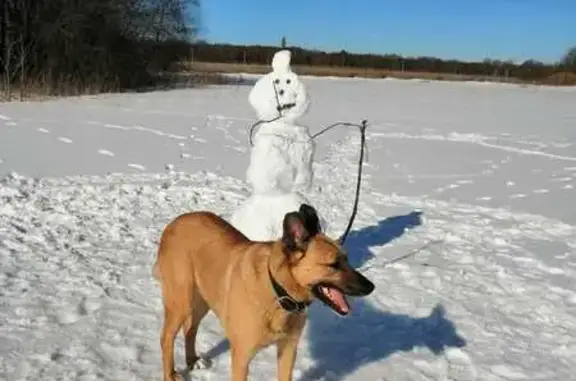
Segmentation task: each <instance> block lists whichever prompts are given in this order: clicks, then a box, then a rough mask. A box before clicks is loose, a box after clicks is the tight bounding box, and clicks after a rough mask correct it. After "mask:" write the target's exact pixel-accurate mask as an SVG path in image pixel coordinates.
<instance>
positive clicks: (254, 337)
mask: <svg viewBox="0 0 576 381" xmlns="http://www.w3.org/2000/svg"><path fill="white" fill-rule="evenodd" d="M283 224H284V225H283V236H282V238H281V239H279V240H277V241H272V242H254V241H250V240H249V239H248V238H246V237H245V236H244V235H243V234H242V233H240V232H239V231H238V230H236V229H235V228H234V227H233V226H232V225H230V224H229V223H228V222H226V221H225V220H223V219H222V218H220V217H218V216H217V215H215V214H213V213H210V212H202V211H201V212H193V213H187V214H183V215H181V216H179V217H177V218H176V219H175V220H174V221H172V222H171V223H170V224H168V226H166V228H165V229H164V232H163V234H162V238H161V241H160V247H159V250H158V257H157V260H156V263H155V265H154V270H153V273H154V276H155V277H156V278H157V279H158V280H159V281H160V283H161V286H162V294H163V301H164V327H163V330H162V335H161V347H162V361H163V371H164V381H173V380H175V379H178V376H177V373H176V371H175V370H174V340H175V337H176V334H177V332H178V330H179V329H180V328H182V329H183V333H184V337H185V352H186V364H187V366H188V368H189V369H193V368H194V367H195V364H196V363H197V362H198V361H199V360H202V359H200V358H199V357H198V356H197V354H196V350H195V340H196V332H197V330H198V325H199V324H200V321H201V320H202V318H203V317H204V316H205V315H206V313H207V312H208V311H209V310H212V311H213V312H214V314H215V315H216V316H217V317H218V319H219V320H220V323H221V324H222V326H223V328H224V331H225V333H226V336H227V338H228V340H229V342H230V350H231V361H232V380H234V381H245V380H246V379H247V376H248V366H249V363H250V361H251V359H252V358H253V356H254V355H255V354H256V353H257V352H258V351H259V350H260V349H262V348H264V347H266V346H268V345H270V344H276V345H277V350H278V379H279V380H280V381H290V380H291V379H292V369H293V367H294V361H295V358H296V350H297V345H298V341H299V339H300V335H301V333H302V329H303V328H304V324H305V321H306V314H305V312H306V311H305V310H306V307H307V306H308V305H309V304H310V303H311V302H312V300H313V299H318V300H320V301H322V302H323V303H324V304H326V305H327V306H329V307H330V308H332V309H333V310H334V311H335V312H337V313H338V314H340V315H347V314H348V312H349V309H350V307H349V305H348V302H347V301H346V297H345V296H344V295H345V294H346V295H350V296H365V295H368V294H370V293H371V292H372V291H373V290H374V284H372V282H370V281H369V280H368V279H366V278H365V277H364V276H363V275H361V274H360V273H358V272H357V271H355V270H354V269H352V267H350V265H349V264H348V261H347V257H346V253H345V252H344V250H343V249H342V247H340V245H338V243H337V242H335V241H334V240H332V239H330V238H328V237H327V236H326V235H324V234H322V233H321V232H320V224H319V222H318V216H317V214H316V211H315V210H314V208H312V207H311V206H308V205H302V206H301V207H300V210H299V211H295V212H291V213H287V214H286V215H285V217H284V222H283Z"/></svg>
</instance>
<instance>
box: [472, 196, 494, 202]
mask: <svg viewBox="0 0 576 381" xmlns="http://www.w3.org/2000/svg"><path fill="white" fill-rule="evenodd" d="M490 200H492V197H490V196H485V197H478V198H477V199H476V201H490Z"/></svg>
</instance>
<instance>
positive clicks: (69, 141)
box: [58, 136, 73, 144]
mask: <svg viewBox="0 0 576 381" xmlns="http://www.w3.org/2000/svg"><path fill="white" fill-rule="evenodd" d="M58 140H60V141H61V142H62V143H67V144H70V143H72V142H73V140H72V139H70V138H66V137H63V136H60V137H58Z"/></svg>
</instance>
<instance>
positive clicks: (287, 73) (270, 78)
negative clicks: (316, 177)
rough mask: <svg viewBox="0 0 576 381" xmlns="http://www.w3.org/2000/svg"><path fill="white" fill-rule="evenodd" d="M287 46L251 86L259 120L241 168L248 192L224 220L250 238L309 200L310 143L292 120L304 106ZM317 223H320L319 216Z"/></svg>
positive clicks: (278, 231) (277, 225)
mask: <svg viewBox="0 0 576 381" xmlns="http://www.w3.org/2000/svg"><path fill="white" fill-rule="evenodd" d="M290 59H291V53H290V51H289V50H281V51H279V52H277V53H276V54H275V55H274V57H273V59H272V72H270V73H268V74H266V75H264V76H263V77H261V78H260V79H259V80H258V81H257V82H256V83H255V85H254V87H253V88H252V90H251V91H250V94H249V96H248V100H249V102H250V104H251V106H252V107H253V109H254V110H255V111H256V114H257V116H258V118H259V120H260V121H263V122H262V123H261V124H260V125H259V129H258V130H257V132H256V134H255V136H254V145H253V147H252V151H251V154H250V164H249V167H248V170H247V171H246V177H247V181H248V183H249V184H250V185H251V187H252V194H251V196H250V197H249V198H248V199H247V200H246V201H245V202H244V203H243V204H242V205H240V207H239V208H238V209H237V210H236V211H235V212H234V213H233V214H232V216H231V219H230V222H231V223H232V225H234V226H235V227H236V228H237V229H238V230H240V231H241V232H242V233H243V234H244V235H246V236H247V237H248V238H250V239H251V240H254V241H269V240H275V239H278V238H279V237H281V235H282V220H283V218H284V215H285V214H286V213H288V212H292V211H297V210H299V208H300V205H301V204H304V203H309V202H308V201H307V199H306V198H305V197H304V196H303V193H304V192H306V191H308V190H309V189H310V187H311V185H312V181H313V169H312V161H313V159H314V151H315V146H314V142H313V140H312V139H311V137H310V134H309V131H308V128H307V127H305V126H301V125H298V124H296V120H297V119H298V118H300V117H302V116H303V115H304V114H305V113H306V112H307V111H308V108H309V106H310V100H309V98H308V94H307V92H306V88H305V87H304V84H303V83H302V82H300V80H299V78H298V76H297V75H296V74H295V73H294V72H293V71H292V70H291V68H290ZM320 221H321V225H322V227H323V228H325V227H326V223H325V221H324V220H323V219H322V217H320Z"/></svg>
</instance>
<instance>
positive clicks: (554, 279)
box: [0, 77, 576, 381]
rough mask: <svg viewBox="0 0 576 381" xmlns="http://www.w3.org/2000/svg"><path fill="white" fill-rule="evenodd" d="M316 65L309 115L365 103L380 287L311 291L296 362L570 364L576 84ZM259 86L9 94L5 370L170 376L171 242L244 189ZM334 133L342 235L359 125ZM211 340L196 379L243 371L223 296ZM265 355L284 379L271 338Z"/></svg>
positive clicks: (0, 199)
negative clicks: (341, 304) (166, 303)
mask: <svg viewBox="0 0 576 381" xmlns="http://www.w3.org/2000/svg"><path fill="white" fill-rule="evenodd" d="M302 80H303V81H304V82H305V84H306V85H307V86H308V89H309V93H310V95H311V97H312V100H313V105H312V108H311V110H310V113H309V115H308V116H306V117H305V118H304V119H303V120H302V122H303V123H305V124H307V125H309V126H310V127H311V130H312V131H317V130H319V129H320V127H321V126H324V125H328V124H331V123H333V122H335V121H338V120H345V121H349V122H359V121H360V120H361V119H363V118H366V119H368V121H369V123H370V126H369V133H368V163H367V164H366V165H365V174H366V175H365V181H364V184H363V194H362V198H361V202H360V205H359V213H358V217H357V220H356V222H355V225H354V227H353V232H352V234H351V236H350V238H349V240H348V242H347V247H348V248H349V251H350V256H351V257H352V261H353V262H354V263H355V265H357V266H359V267H360V268H362V269H363V271H364V273H365V274H366V275H367V276H369V277H370V278H371V279H372V280H373V281H374V282H375V283H376V286H377V288H376V291H375V292H374V294H372V295H371V296H370V297H368V298H366V299H363V300H360V299H358V300H355V301H354V304H353V313H352V314H351V315H350V316H349V317H347V318H339V317H336V316H335V315H334V314H333V313H332V312H331V311H329V310H327V309H326V308H325V307H323V306H321V305H313V306H312V307H311V309H310V319H309V322H308V325H307V329H306V333H305V336H304V338H303V340H302V342H301V346H300V350H299V354H298V358H297V364H296V368H297V371H296V377H295V380H302V381H304V380H313V379H316V380H375V381H376V380H395V381H401V380H419V381H420V380H454V381H472V380H482V381H492V380H494V381H496V380H546V381H550V380H559V381H560V380H562V381H567V380H569V379H573V377H574V372H575V371H576V356H575V354H576V279H575V275H576V208H575V205H576V204H575V201H574V200H576V190H575V189H574V187H575V186H576V106H575V105H576V90H575V89H559V88H543V87H525V88H522V87H518V86H507V85H495V84H477V83H438V82H423V81H398V80H362V79H330V78H328V79H326V78H325V79H320V78H310V77H304V78H302ZM249 90H250V87H249V86H246V85H235V86H217V87H213V88H206V89H194V90H174V91H164V92H154V93H145V94H118V95H102V96H94V97H91V96H88V97H79V98H67V99H56V100H50V101H45V102H29V103H11V104H0V175H1V177H2V180H1V183H0V379H3V380H10V381H12V380H14V381H16V380H34V381H36V380H43V381H49V380H160V379H161V359H160V347H159V330H160V327H161V323H162V309H161V299H160V290H159V288H158V286H157V283H156V282H155V281H154V279H153V278H152V276H151V266H152V263H153V261H154V258H155V251H156V243H157V240H158V238H159V235H160V233H161V229H162V228H163V227H164V225H165V224H166V223H167V222H168V221H169V220H171V219H172V218H174V217H175V216H177V215H178V214H180V213H183V212H186V211H190V210H197V209H210V210H213V211H216V212H218V213H223V214H228V213H230V212H231V211H232V210H233V209H234V208H235V207H236V206H237V205H239V203H240V202H241V201H242V200H243V199H244V198H245V197H246V196H247V195H248V192H249V189H248V187H247V185H246V184H245V181H244V173H245V170H246V167H247V165H248V153H249V145H248V141H247V128H248V127H249V126H250V124H251V123H252V122H253V121H254V117H253V112H252V110H251V108H250V106H249V105H248V101H247V96H248V91H249ZM319 139H320V140H319V141H318V144H319V148H318V155H317V163H316V168H315V170H316V184H317V187H316V189H315V190H314V191H313V193H311V194H310V195H309V197H310V199H311V200H312V201H313V203H314V206H315V207H316V208H318V209H319V211H320V212H321V213H322V214H323V215H325V216H326V217H327V218H328V219H329V220H330V223H331V227H332V231H331V233H333V234H334V235H339V234H341V233H342V232H343V229H344V228H345V226H346V223H347V219H348V215H349V212H350V209H351V207H352V199H353V193H354V180H355V175H356V169H357V168H356V161H357V155H358V149H359V144H358V143H359V136H358V133H357V131H355V130H345V129H340V130H337V131H333V132H330V133H328V134H325V135H323V136H322V137H321V138H319ZM438 239H439V240H442V242H441V243H439V244H435V245H432V246H430V247H428V248H426V249H423V250H422V251H421V252H419V253H418V254H417V255H416V256H414V257H411V258H409V259H407V260H406V261H403V262H397V263H395V264H393V265H390V266H384V264H385V263H386V261H387V260H390V259H392V258H395V257H397V256H400V255H403V254H404V253H406V252H408V251H410V250H413V249H416V248H418V247H420V246H422V245H424V244H426V243H427V242H429V241H430V240H438ZM199 340H200V344H199V346H200V348H199V349H200V351H202V352H206V353H208V354H209V355H211V356H213V357H214V365H213V367H212V368H211V369H209V370H202V371H198V372H197V373H191V374H190V379H192V380H225V379H228V375H229V370H230V368H229V353H228V350H227V346H226V342H225V341H222V330H221V328H220V326H219V325H218V322H217V321H216V320H215V318H214V316H213V315H209V316H208V317H207V319H206V320H205V322H204V325H203V326H202V327H201V330H200V333H199ZM181 344H182V339H181V338H180V337H179V338H178V341H177V365H178V368H181V367H182V366H183V364H184V362H183V348H182V346H181ZM251 375H252V379H253V380H268V379H275V375H276V364H275V351H274V350H273V348H270V349H267V350H265V351H264V352H262V353H261V354H259V355H258V356H257V357H256V358H255V359H254V361H253V363H252V367H251Z"/></svg>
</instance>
